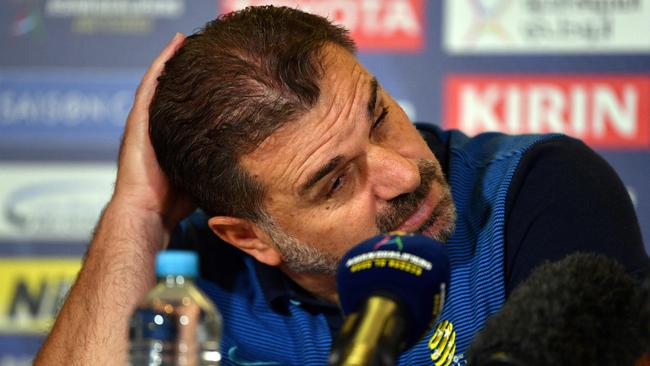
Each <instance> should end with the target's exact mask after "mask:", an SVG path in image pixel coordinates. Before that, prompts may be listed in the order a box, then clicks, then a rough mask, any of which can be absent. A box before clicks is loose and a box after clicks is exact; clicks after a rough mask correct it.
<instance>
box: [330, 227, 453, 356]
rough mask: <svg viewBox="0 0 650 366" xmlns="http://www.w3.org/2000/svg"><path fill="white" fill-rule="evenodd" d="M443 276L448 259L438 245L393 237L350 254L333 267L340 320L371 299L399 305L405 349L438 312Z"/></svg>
mask: <svg viewBox="0 0 650 366" xmlns="http://www.w3.org/2000/svg"><path fill="white" fill-rule="evenodd" d="M449 275H450V269H449V259H448V257H447V252H446V249H445V247H444V246H443V245H442V244H441V243H439V242H437V241H435V240H433V239H429V238H427V237H424V236H422V235H417V234H406V233H401V232H393V233H389V234H382V235H378V236H375V237H372V238H370V239H368V240H366V241H364V242H362V243H360V244H358V245H356V246H355V247H354V248H352V249H351V250H350V251H349V252H348V253H347V254H346V255H345V256H344V257H343V259H342V260H341V263H340V264H339V267H338V270H337V274H336V284H337V288H338V293H339V300H340V303H341V307H342V309H343V312H344V314H345V315H349V314H350V313H354V312H357V311H359V310H360V307H361V306H362V304H363V302H364V300H365V299H367V298H368V297H370V296H372V295H382V296H386V297H389V298H392V299H393V300H395V301H396V302H397V303H399V304H401V305H402V306H403V308H404V309H405V314H406V318H407V324H408V327H409V328H408V329H409V332H408V339H407V344H412V343H415V342H416V341H417V340H418V339H419V338H420V336H421V335H422V334H423V333H424V332H425V331H426V330H427V329H428V328H429V326H430V323H431V321H432V320H434V319H435V318H436V317H437V315H438V313H439V311H440V310H441V308H442V305H443V303H444V296H445V290H446V288H447V286H448V284H449Z"/></svg>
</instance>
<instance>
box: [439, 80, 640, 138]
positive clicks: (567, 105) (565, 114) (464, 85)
mask: <svg viewBox="0 0 650 366" xmlns="http://www.w3.org/2000/svg"><path fill="white" fill-rule="evenodd" d="M445 96H446V101H445V126H446V127H448V128H457V129H460V130H462V131H464V132H466V133H468V134H470V135H474V134H477V133H480V132H484V131H501V132H505V133H510V134H519V133H546V132H561V133H565V134H567V135H571V136H574V137H578V138H580V139H582V140H583V141H585V142H586V143H587V144H589V145H591V146H593V147H599V148H647V147H648V146H649V145H650V133H649V128H648V125H649V124H650V77H647V76H635V75H602V76H601V75H575V74H573V75H508V74H502V75H486V74H483V75H480V74H479V75H451V76H449V77H448V78H447V80H446V82H445Z"/></svg>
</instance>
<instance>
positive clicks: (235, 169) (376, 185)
mask: <svg viewBox="0 0 650 366" xmlns="http://www.w3.org/2000/svg"><path fill="white" fill-rule="evenodd" d="M150 132H151V138H152V143H153V145H154V148H155V150H156V154H157V156H158V160H159V162H160V165H161V167H162V169H163V170H164V171H165V173H166V174H167V175H168V176H169V178H170V181H171V183H172V184H173V185H174V186H176V187H179V188H180V189H182V190H184V191H186V192H187V193H189V194H190V195H191V196H192V198H193V199H194V200H195V202H196V203H197V204H198V205H199V206H200V207H201V208H203V209H204V210H205V211H206V212H207V213H208V215H209V216H211V219H210V220H209V224H210V227H211V228H212V230H213V231H214V232H215V233H216V234H217V235H219V236H220V237H221V238H222V239H224V240H225V241H227V242H230V243H231V244H233V245H235V246H237V247H239V248H240V249H242V250H244V251H246V252H247V253H249V254H251V255H253V256H254V257H255V258H257V259H258V260H259V261H261V262H263V263H267V264H270V265H284V266H285V268H286V269H288V270H289V271H293V272H298V273H309V272H313V273H325V274H331V273H333V271H334V268H335V265H336V261H337V260H338V258H340V257H341V256H342V255H343V254H344V253H345V251H347V249H349V248H350V247H351V245H353V244H354V243H356V242H358V241H361V240H363V239H365V238H367V237H369V236H372V235H374V234H376V233H378V232H379V231H388V230H394V229H397V228H400V229H403V230H407V231H415V230H420V231H423V232H424V233H425V234H429V235H430V236H434V237H438V238H439V239H444V238H445V237H447V236H449V235H450V234H451V231H452V230H453V223H454V211H453V204H452V202H451V197H450V193H449V188H448V186H447V185H446V183H445V181H444V178H443V176H442V172H441V170H440V165H439V164H438V162H437V160H436V159H435V157H434V156H433V153H432V152H431V150H430V149H429V148H428V147H427V145H426V143H425V142H424V140H423V139H422V138H421V137H420V135H419V133H418V132H417V131H416V130H415V128H414V127H413V125H412V124H411V122H410V121H409V120H408V118H407V117H406V115H405V114H404V112H403V111H402V110H401V109H400V108H399V106H398V105H397V104H396V103H395V101H394V100H393V99H392V98H390V96H389V95H388V94H387V93H386V92H385V91H384V90H383V89H382V88H381V86H380V85H379V83H378V82H377V80H376V79H375V78H374V77H373V76H372V75H370V74H369V73H368V71H367V70H365V68H363V66H362V65H361V64H359V63H358V61H357V60H356V58H355V57H354V46H353V43H352V41H351V40H350V38H349V36H348V34H347V32H346V31H345V30H343V29H341V28H339V27H336V26H334V25H332V24H331V23H329V22H328V21H327V20H326V19H324V18H321V17H318V16H315V15H310V14H306V13H302V12H300V11H297V10H293V9H288V8H273V7H262V8H248V9H246V10H244V11H241V12H237V13H232V14H230V15H227V16H224V17H221V18H219V19H217V20H215V21H213V22H211V23H208V25H207V26H206V27H205V28H204V29H203V30H202V31H201V32H199V33H197V34H195V35H193V36H190V37H188V39H187V40H186V41H185V44H184V45H183V47H181V49H180V50H179V51H178V53H177V54H176V55H175V56H174V57H173V58H172V59H171V60H170V61H168V63H167V65H166V67H165V72H164V73H163V75H162V76H161V77H160V79H159V86H158V89H157V92H156V95H155V97H154V100H153V102H152V105H151V125H150Z"/></svg>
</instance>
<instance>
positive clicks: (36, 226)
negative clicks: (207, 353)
mask: <svg viewBox="0 0 650 366" xmlns="http://www.w3.org/2000/svg"><path fill="white" fill-rule="evenodd" d="M267 3H275V4H281V5H289V6H295V5H298V6H300V7H301V8H302V9H305V10H308V11H312V12H316V13H319V14H322V15H326V16H328V17H330V18H331V19H334V20H336V21H337V22H339V23H341V24H343V25H345V26H347V27H348V28H349V29H350V30H351V32H352V35H353V36H354V38H355V40H356V41H357V43H358V45H359V57H360V59H361V60H362V62H363V63H365V64H366V65H367V67H368V68H369V69H370V70H371V71H372V72H373V73H375V74H376V75H377V77H378V79H379V80H380V81H381V82H382V84H383V85H384V87H385V88H386V89H388V90H389V91H390V92H391V93H392V95H393V96H394V97H395V98H396V99H397V100H398V101H399V102H400V104H401V105H402V106H403V108H404V109H405V110H406V111H407V113H408V114H409V115H410V116H411V117H412V118H413V119H414V120H418V121H426V122H430V123H435V124H439V125H442V126H445V127H448V128H460V129H462V130H465V131H467V132H468V133H470V134H476V133H479V132H481V131H486V130H499V131H504V132H508V133H524V132H547V131H559V132H564V133H567V134H570V135H573V136H577V137H579V138H582V139H584V140H585V141H586V142H587V143H588V144H589V145H591V146H592V147H593V148H594V149H596V150H597V151H599V152H600V153H601V154H602V155H603V156H604V157H605V158H606V159H607V160H608V161H609V162H610V163H611V164H612V165H613V166H614V167H615V169H616V170H617V171H618V172H619V174H620V176H621V178H622V180H623V182H624V183H625V185H626V186H627V187H628V191H629V193H630V195H631V197H632V199H633V201H634V204H635V207H636V210H637V213H638V216H639V220H640V222H641V225H642V227H643V234H644V237H645V239H646V242H647V243H648V242H649V238H650V190H648V188H647V187H648V184H649V183H650V168H649V164H648V163H649V159H648V158H649V157H650V132H649V125H650V111H649V110H648V108H649V106H650V0H616V1H615V0H566V1H555V0H453V1H452V0H448V1H437V0H436V1H426V0H308V1H295V0H294V1H272V2H269V1H257V0H250V1H247V0H223V1H216V0H201V1H199V0H193V1H189V0H7V1H3V2H1V3H0V50H2V51H1V52H0V131H1V132H0V366H9V365H12V366H13V365H26V364H29V362H30V360H31V358H32V357H33V355H34V353H35V351H36V350H37V349H38V347H39V345H40V342H41V341H42V339H43V334H44V333H45V332H46V330H47V329H48V327H49V326H50V325H51V321H52V318H53V315H54V314H55V313H56V310H57V307H58V306H59V304H60V302H61V300H62V298H63V296H64V295H65V293H66V291H67V289H68V288H69V286H70V283H71V281H72V280H73V279H74V276H75V274H76V272H77V271H78V268H79V265H80V259H81V256H82V255H83V253H84V251H85V248H86V245H87V243H88V242H89V238H90V235H91V232H92V228H93V225H94V223H95V221H96V219H97V217H98V215H99V212H100V210H101V208H102V206H103V204H104V203H105V202H106V200H107V199H108V197H109V195H110V193H111V188H112V183H113V177H114V172H115V164H114V162H115V157H116V153H117V148H118V140H119V137H120V133H121V129H122V126H123V123H124V120H125V118H126V115H127V112H128V109H129V107H130V104H131V98H132V95H133V93H134V90H135V88H136V86H137V83H138V81H139V78H140V76H141V75H142V73H143V72H144V70H145V69H146V67H147V66H148V64H149V62H150V61H151V60H152V59H153V57H155V56H156V55H157V54H158V51H159V50H160V49H161V48H162V47H163V45H164V44H165V43H166V42H167V41H168V39H170V38H171V37H172V36H173V34H174V32H176V31H181V32H184V33H186V34H188V33H191V32H192V31H193V30H195V29H197V28H198V27H200V26H201V25H202V24H204V23H205V22H206V21H208V20H210V19H212V18H214V17H215V16H217V15H218V14H219V13H222V12H225V11H230V10H234V9H239V8H242V7H245V6H248V5H260V4H267ZM558 189H561V187H558ZM603 194H607V192H603ZM646 245H648V244H646Z"/></svg>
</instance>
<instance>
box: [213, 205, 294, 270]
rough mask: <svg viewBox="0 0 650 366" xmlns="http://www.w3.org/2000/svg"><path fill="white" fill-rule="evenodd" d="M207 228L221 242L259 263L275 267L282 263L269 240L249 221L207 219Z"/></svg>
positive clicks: (235, 218)
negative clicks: (246, 254) (228, 244)
mask: <svg viewBox="0 0 650 366" xmlns="http://www.w3.org/2000/svg"><path fill="white" fill-rule="evenodd" d="M208 226H210V229H212V232H214V233H215V234H216V235H217V236H218V237H219V238H221V240H223V241H225V242H227V243H230V244H231V245H233V246H235V247H236V248H239V249H240V250H242V251H244V252H246V253H248V254H249V255H250V256H252V257H254V258H255V259H257V260H258V261H259V262H262V263H264V264H268V265H269V266H277V265H279V264H281V263H282V254H280V252H279V251H278V249H277V248H276V246H275V245H274V244H273V241H272V240H271V238H270V237H269V236H268V235H267V234H266V233H265V232H264V231H263V230H262V229H260V228H259V226H257V225H256V224H254V223H252V222H251V221H250V220H246V219H242V218H238V217H231V216H214V217H211V218H210V219H208Z"/></svg>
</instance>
